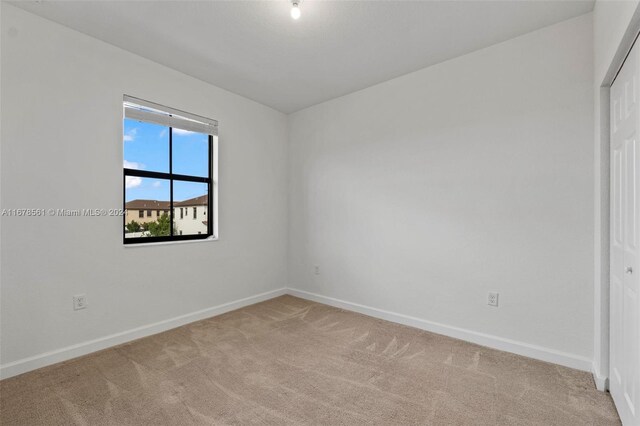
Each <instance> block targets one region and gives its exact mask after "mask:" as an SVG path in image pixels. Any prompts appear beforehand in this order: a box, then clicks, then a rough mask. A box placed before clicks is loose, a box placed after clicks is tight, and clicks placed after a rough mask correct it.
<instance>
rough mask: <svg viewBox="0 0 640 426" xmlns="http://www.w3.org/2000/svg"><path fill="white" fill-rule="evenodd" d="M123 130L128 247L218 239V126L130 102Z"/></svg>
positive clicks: (125, 238)
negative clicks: (216, 208) (189, 215)
mask: <svg viewBox="0 0 640 426" xmlns="http://www.w3.org/2000/svg"><path fill="white" fill-rule="evenodd" d="M123 129H124V134H123V144H124V164H123V174H124V176H123V179H124V207H125V209H126V214H125V218H124V224H123V225H124V230H123V235H124V238H123V240H124V243H125V244H129V243H145V242H158V241H173V240H176V241H180V240H189V239H202V238H208V237H211V236H215V229H216V226H215V225H216V224H215V223H214V220H215V215H211V216H214V217H208V216H207V212H209V213H212V212H214V213H215V205H216V203H215V195H216V189H217V188H216V185H217V182H216V181H215V173H216V161H217V158H216V147H217V122H216V121H215V120H211V119H207V118H204V117H199V116H196V115H193V114H189V113H185V112H182V111H178V110H175V109H172V108H168V107H164V106H160V105H157V104H153V103H151V102H148V101H142V100H140V99H136V98H131V97H127V96H125V100H124V126H123ZM189 208H191V209H192V211H193V218H192V219H189V218H188V217H187V216H188V214H186V215H185V214H184V213H183V212H184V211H186V210H188V209H189ZM183 209H184V210H183ZM145 212H146V215H145ZM187 219H189V220H187Z"/></svg>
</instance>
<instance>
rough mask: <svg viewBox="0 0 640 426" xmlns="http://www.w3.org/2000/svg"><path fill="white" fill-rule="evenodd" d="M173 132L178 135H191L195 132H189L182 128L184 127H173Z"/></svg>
mask: <svg viewBox="0 0 640 426" xmlns="http://www.w3.org/2000/svg"><path fill="white" fill-rule="evenodd" d="M173 133H175V134H178V135H183V136H186V135H193V134H194V133H195V132H191V131H189V130H184V129H176V128H174V129H173Z"/></svg>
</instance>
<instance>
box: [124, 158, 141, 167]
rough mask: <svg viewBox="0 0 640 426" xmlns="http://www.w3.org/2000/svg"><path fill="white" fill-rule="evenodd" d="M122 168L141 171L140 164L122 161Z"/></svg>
mask: <svg viewBox="0 0 640 426" xmlns="http://www.w3.org/2000/svg"><path fill="white" fill-rule="evenodd" d="M123 167H124V168H125V169H142V168H143V167H142V164H140V163H136V162H133V161H127V160H124V163H123Z"/></svg>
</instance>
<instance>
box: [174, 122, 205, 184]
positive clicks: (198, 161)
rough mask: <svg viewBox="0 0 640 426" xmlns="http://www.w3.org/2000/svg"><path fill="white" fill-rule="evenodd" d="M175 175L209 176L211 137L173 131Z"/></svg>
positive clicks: (179, 130)
mask: <svg viewBox="0 0 640 426" xmlns="http://www.w3.org/2000/svg"><path fill="white" fill-rule="evenodd" d="M172 146H173V173H176V174H179V175H188V176H199V177H208V176H209V135H205V134H203V133H195V132H189V131H187V130H182V129H176V128H174V129H173V141H172Z"/></svg>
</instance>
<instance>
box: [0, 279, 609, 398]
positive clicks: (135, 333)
mask: <svg viewBox="0 0 640 426" xmlns="http://www.w3.org/2000/svg"><path fill="white" fill-rule="evenodd" d="M283 294H290V295H292V296H296V297H300V298H302V299H308V300H312V301H315V302H319V303H324V304H326V305H330V306H335V307H337V308H342V309H347V310H350V311H354V312H359V313H362V314H365V315H369V316H372V317H375V318H380V319H384V320H387V321H392V322H396V323H399V324H404V325H408V326H411V327H415V328H419V329H422V330H426V331H430V332H433V333H438V334H442V335H445V336H449V337H453V338H456V339H461V340H465V341H468V342H472V343H476V344H479V345H482V346H487V347H490V348H493V349H498V350H502V351H506V352H512V353H515V354H518V355H523V356H527V357H530V358H535V359H539V360H541V361H546V362H551V363H554V364H559V365H564V366H566V367H571V368H575V369H578V370H583V371H591V372H592V373H593V377H594V381H595V382H596V386H597V388H598V389H600V390H604V389H606V385H607V381H606V380H607V379H606V377H604V376H601V375H599V374H598V372H597V370H596V368H595V365H594V364H593V362H592V360H590V359H587V358H584V357H581V356H578V355H573V354H568V353H564V352H560V351H556V350H553V349H549V348H545V347H542V346H537V345H531V344H528V343H524V342H518V341H515V340H510V339H504V338H502V337H497V336H492V335H489V334H484V333H478V332H475V331H472V330H466V329H463V328H458V327H453V326H449V325H446V324H441V323H437V322H433V321H428V320H424V319H420V318H415V317H411V316H408V315H403V314H398V313H395V312H389V311H385V310H382V309H377V308H372V307H369V306H364V305H360V304H358V303H352V302H347V301H344V300H339V299H335V298H332V297H327V296H322V295H320V294H315V293H310V292H307V291H303V290H297V289H293V288H289V289H285V288H281V289H277V290H273V291H269V292H266V293H261V294H258V295H255V296H251V297H246V298H244V299H240V300H236V301H233V302H229V303H225V304H222V305H218V306H214V307H211V308H207V309H203V310H200V311H197V312H192V313H189V314H185V315H181V316H178V317H175V318H171V319H167V320H164V321H159V322H156V323H154V324H149V325H145V326H142V327H137V328H134V329H131V330H127V331H123V332H120V333H116V334H112V335H109V336H105V337H101V338H98V339H94V340H90V341H87V342H83V343H79V344H76V345H72V346H67V347H65V348H61V349H56V350H54V351H50V352H45V353H42V354H39V355H35V356H32V357H29V358H24V359H20V360H17V361H13V362H10V363H7V364H2V365H0V379H5V378H8V377H13V376H17V375H18V374H22V373H26V372H28V371H32V370H35V369H38V368H41V367H45V366H47V365H51V364H55V363H57V362H62V361H67V360H69V359H72V358H76V357H79V356H82V355H87V354H90V353H92V352H96V351H99V350H102V349H106V348H109V347H112V346H116V345H120V344H122V343H126V342H130V341H132V340H136V339H140V338H142V337H146V336H151V335H153V334H157V333H160V332H163V331H166V330H170V329H172V328H176V327H180V326H182V325H185V324H189V323H191V322H194V321H199V320H202V319H205V318H210V317H214V316H216V315H220V314H223V313H225V312H229V311H232V310H234V309H239V308H242V307H245V306H249V305H252V304H254V303H259V302H262V301H265V300H268V299H272V298H274V297H278V296H281V295H283Z"/></svg>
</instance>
